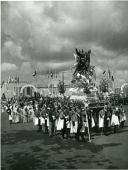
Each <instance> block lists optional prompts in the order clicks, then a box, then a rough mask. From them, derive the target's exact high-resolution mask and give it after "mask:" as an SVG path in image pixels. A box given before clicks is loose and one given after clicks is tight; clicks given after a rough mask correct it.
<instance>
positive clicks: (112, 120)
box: [111, 114, 119, 126]
mask: <svg viewBox="0 0 128 170" xmlns="http://www.w3.org/2000/svg"><path fill="white" fill-rule="evenodd" d="M111 125H112V126H114V125H119V118H118V116H116V115H115V114H113V115H112V119H111Z"/></svg>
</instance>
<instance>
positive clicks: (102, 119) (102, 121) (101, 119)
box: [99, 115, 104, 128]
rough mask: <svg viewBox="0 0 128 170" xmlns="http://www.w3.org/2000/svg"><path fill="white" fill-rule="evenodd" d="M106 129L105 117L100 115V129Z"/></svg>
mask: <svg viewBox="0 0 128 170" xmlns="http://www.w3.org/2000/svg"><path fill="white" fill-rule="evenodd" d="M103 127H104V117H101V116H100V115H99V128H103Z"/></svg>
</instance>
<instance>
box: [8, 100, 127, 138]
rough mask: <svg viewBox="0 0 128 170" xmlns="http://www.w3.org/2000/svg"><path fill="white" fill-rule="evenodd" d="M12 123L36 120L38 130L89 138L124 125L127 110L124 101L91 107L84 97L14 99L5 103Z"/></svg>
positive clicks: (64, 135) (65, 136)
mask: <svg viewBox="0 0 128 170" xmlns="http://www.w3.org/2000/svg"><path fill="white" fill-rule="evenodd" d="M5 109H6V112H7V113H8V117H9V121H10V125H11V124H13V123H28V122H33V124H34V125H35V126H37V131H38V132H43V133H45V134H49V136H54V135H57V134H61V135H62V138H70V137H75V138H76V139H77V140H85V139H86V137H87V136H88V135H90V136H91V135H92V134H93V132H97V133H101V135H102V134H105V135H108V133H116V132H117V130H118V129H120V128H123V127H124V123H125V121H126V113H125V110H124V108H123V106H122V105H120V106H118V107H117V106H112V105H111V104H110V103H109V104H105V105H104V106H103V107H97V108H91V107H90V106H89V104H87V103H85V102H83V101H77V100H70V98H67V97H64V98H59V97H55V98H51V97H41V98H40V99H38V100H35V99H33V100H30V99H29V100H28V99H22V100H19V101H17V100H11V101H8V102H7V105H6V107H5Z"/></svg>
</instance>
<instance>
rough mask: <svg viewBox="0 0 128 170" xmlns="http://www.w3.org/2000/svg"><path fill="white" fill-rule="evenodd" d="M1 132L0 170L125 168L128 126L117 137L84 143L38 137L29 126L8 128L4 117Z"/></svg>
mask: <svg viewBox="0 0 128 170" xmlns="http://www.w3.org/2000/svg"><path fill="white" fill-rule="evenodd" d="M127 115H128V113H127ZM127 117H128V116H127ZM1 132H2V141H1V143H2V148H1V160H2V162H1V163H2V170H41V169H89V168H91V169H103V168H104V169H108V168H110V169H122V168H125V169H127V168H128V123H127V122H126V127H125V128H124V129H122V130H119V131H118V133H117V134H110V135H109V136H100V135H98V134H97V135H94V136H93V140H92V143H84V142H77V141H75V140H73V139H68V140H66V139H64V140H63V139H61V138H60V137H59V136H56V137H49V136H48V135H44V134H42V133H37V131H36V127H34V126H33V124H32V123H28V124H13V125H11V126H10V125H9V122H8V116H7V114H6V113H3V114H2V115H1Z"/></svg>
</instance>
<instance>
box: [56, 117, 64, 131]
mask: <svg viewBox="0 0 128 170" xmlns="http://www.w3.org/2000/svg"><path fill="white" fill-rule="evenodd" d="M63 127H64V119H60V118H58V122H57V130H62V129H63Z"/></svg>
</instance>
